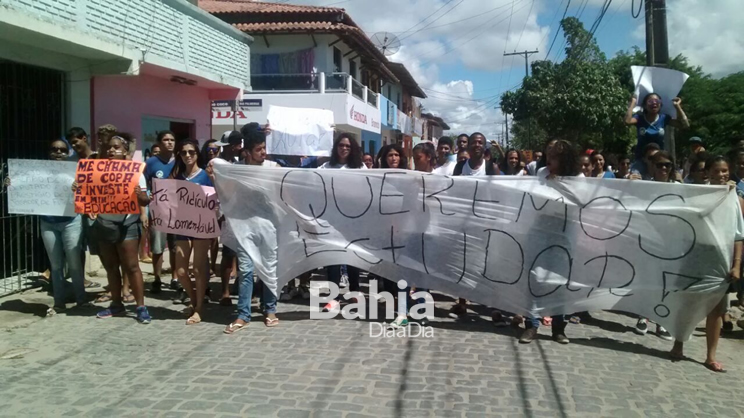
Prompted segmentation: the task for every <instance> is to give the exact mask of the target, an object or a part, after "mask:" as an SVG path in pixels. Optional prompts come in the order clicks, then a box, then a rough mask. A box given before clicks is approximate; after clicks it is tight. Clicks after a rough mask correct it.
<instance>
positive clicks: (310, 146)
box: [266, 106, 333, 157]
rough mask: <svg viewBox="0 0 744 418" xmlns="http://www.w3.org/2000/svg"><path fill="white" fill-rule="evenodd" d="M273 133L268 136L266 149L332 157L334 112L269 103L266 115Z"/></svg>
mask: <svg viewBox="0 0 744 418" xmlns="http://www.w3.org/2000/svg"><path fill="white" fill-rule="evenodd" d="M267 119H268V122H269V125H270V126H271V135H269V136H267V137H266V153H267V154H270V155H300V156H316V157H329V156H330V155H331V149H332V148H333V112H331V111H330V110H324V109H302V108H294V107H281V106H269V115H268V116H267Z"/></svg>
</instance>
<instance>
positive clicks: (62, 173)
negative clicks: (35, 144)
mask: <svg viewBox="0 0 744 418" xmlns="http://www.w3.org/2000/svg"><path fill="white" fill-rule="evenodd" d="M76 166H77V165H76V163H75V162H73V161H50V160H15V159H9V160H8V177H9V178H10V186H9V187H8V213H17V214H23V215H48V216H75V205H74V204H73V195H72V191H71V190H70V186H72V183H73V182H74V181H75V168H76Z"/></svg>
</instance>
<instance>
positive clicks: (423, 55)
mask: <svg viewBox="0 0 744 418" xmlns="http://www.w3.org/2000/svg"><path fill="white" fill-rule="evenodd" d="M516 1H517V0H512V3H514V2H516ZM502 7H503V6H502ZM499 8H500V7H499ZM494 10H496V9H494ZM502 14H503V13H499V14H497V15H496V16H494V17H493V18H494V19H495V18H496V17H498V16H501V15H502ZM500 22H501V21H499V22H497V23H500ZM488 23H489V22H488V21H485V22H483V23H481V24H479V25H476V26H475V27H473V28H472V29H471V30H469V31H467V32H464V33H463V34H461V35H459V36H456V37H455V38H453V39H449V40H448V42H449V43H450V44H454V43H455V41H457V40H459V39H462V38H464V37H465V36H467V35H469V34H471V33H473V32H475V31H477V30H478V29H479V28H481V27H483V26H485V25H486V24H488ZM493 26H495V25H491V27H493ZM468 41H470V40H468ZM468 41H466V42H464V43H467V42H468ZM464 43H462V44H459V45H458V46H457V47H454V48H451V49H449V50H445V52H444V53H445V54H446V53H447V52H450V51H453V50H455V49H457V48H459V47H460V46H462V45H463V44H464ZM438 49H439V48H434V49H430V50H428V51H426V52H423V53H419V54H416V55H414V56H413V58H424V57H425V56H427V55H429V53H431V52H434V51H437V50H438ZM437 56H438V55H434V56H432V57H431V58H429V59H428V61H427V62H429V61H431V60H432V59H434V58H436V57H437Z"/></svg>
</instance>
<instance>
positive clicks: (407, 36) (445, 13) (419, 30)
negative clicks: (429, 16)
mask: <svg viewBox="0 0 744 418" xmlns="http://www.w3.org/2000/svg"><path fill="white" fill-rule="evenodd" d="M463 1H465V0H460V1H459V2H457V4H455V5H454V6H452V8H451V9H449V10H447V11H446V12H444V13H442V15H441V16H439V17H438V18H436V19H434V20H432V21H431V22H429V23H428V24H427V25H426V26H424V27H422V28H421V29H418V30H417V31H416V32H413V33H410V34H408V35H406V36H404V37H402V38H400V39H399V40H400V41H402V40H404V39H406V38H410V37H411V36H413V35H415V34H417V33H419V32H421V31H422V30H424V29H426V28H428V27H429V26H431V24H432V23H434V22H436V21H437V20H439V19H441V18H443V17H444V16H446V15H447V13H449V12H451V11H453V10H455V8H457V6H459V5H460V4H462V2H463ZM442 7H444V6H442Z"/></svg>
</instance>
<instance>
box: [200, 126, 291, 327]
mask: <svg viewBox="0 0 744 418" xmlns="http://www.w3.org/2000/svg"><path fill="white" fill-rule="evenodd" d="M257 125H258V124H256V126H257ZM244 128H245V127H244ZM241 131H243V133H244V134H247V135H246V137H245V148H244V149H243V152H242V153H241V154H242V156H243V158H244V160H243V161H244V162H245V164H247V165H253V166H260V167H270V166H268V165H266V164H265V163H266V161H268V160H266V134H265V133H264V132H263V131H261V130H258V129H253V128H251V129H245V130H241ZM213 163H219V164H225V163H224V162H218V160H214V162H213ZM209 169H210V171H211V168H209ZM273 245H274V246H273V247H269V246H268V245H267V247H269V248H266V249H267V250H268V251H269V252H271V253H272V254H271V255H270V256H269V258H276V254H277V252H278V250H279V249H278V248H277V247H276V242H274V243H273ZM236 253H237V259H238V317H237V319H235V321H233V322H231V323H230V324H228V325H227V327H225V329H224V331H223V332H224V333H225V334H234V333H236V332H238V331H240V330H241V329H243V328H245V327H246V326H248V324H249V323H250V322H251V299H252V298H253V286H254V281H253V260H252V259H251V256H250V255H249V254H248V251H246V249H245V248H242V246H240V245H238V248H237V249H236ZM276 305H277V303H276V295H275V294H274V293H273V292H272V291H271V289H269V287H268V286H266V285H263V286H262V289H261V306H262V307H263V309H264V325H266V326H267V327H269V328H273V327H276V326H277V325H279V318H277V317H276Z"/></svg>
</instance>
